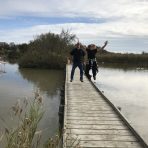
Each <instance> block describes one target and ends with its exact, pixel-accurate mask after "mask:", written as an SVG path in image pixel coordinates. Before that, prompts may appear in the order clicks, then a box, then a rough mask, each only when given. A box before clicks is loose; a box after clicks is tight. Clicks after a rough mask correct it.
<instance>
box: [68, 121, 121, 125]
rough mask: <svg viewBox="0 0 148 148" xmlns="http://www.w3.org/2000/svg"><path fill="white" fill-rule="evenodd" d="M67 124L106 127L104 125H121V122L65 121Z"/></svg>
mask: <svg viewBox="0 0 148 148" xmlns="http://www.w3.org/2000/svg"><path fill="white" fill-rule="evenodd" d="M67 124H79V125H81V124H94V125H99V124H102V125H106V124H110V125H113V124H114V125H123V122H121V121H120V120H115V121H110V120H107V121H102V120H100V121H96V120H95V121H94V120H89V121H88V120H67Z"/></svg>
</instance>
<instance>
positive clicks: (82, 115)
mask: <svg viewBox="0 0 148 148" xmlns="http://www.w3.org/2000/svg"><path fill="white" fill-rule="evenodd" d="M67 116H68V117H108V118H111V117H114V118H118V116H117V115H116V114H92V115H90V114H69V113H68V114H67Z"/></svg>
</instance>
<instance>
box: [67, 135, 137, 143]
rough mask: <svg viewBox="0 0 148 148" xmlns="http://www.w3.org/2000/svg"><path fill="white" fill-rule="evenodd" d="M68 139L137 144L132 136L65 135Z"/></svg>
mask: <svg viewBox="0 0 148 148" xmlns="http://www.w3.org/2000/svg"><path fill="white" fill-rule="evenodd" d="M67 137H68V139H76V138H78V139H80V140H82V141H125V142H137V139H136V138H135V137H133V136H132V135H128V136H124V135H120V136H117V135H110V134H106V135H81V134H79V135H76V134H67Z"/></svg>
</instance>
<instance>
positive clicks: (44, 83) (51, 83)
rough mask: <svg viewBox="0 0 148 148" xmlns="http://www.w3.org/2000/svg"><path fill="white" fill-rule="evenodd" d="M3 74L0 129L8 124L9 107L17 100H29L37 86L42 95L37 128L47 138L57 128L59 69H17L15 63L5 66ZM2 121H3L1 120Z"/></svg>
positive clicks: (54, 132)
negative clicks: (41, 106) (41, 108)
mask: <svg viewBox="0 0 148 148" xmlns="http://www.w3.org/2000/svg"><path fill="white" fill-rule="evenodd" d="M5 70H6V73H3V74H2V73H0V132H1V131H2V130H3V129H4V127H5V126H6V127H12V126H15V125H13V121H12V119H10V108H11V106H12V105H14V104H15V103H16V101H17V100H18V99H20V100H22V101H23V100H24V98H25V97H27V98H28V99H32V98H33V97H34V91H35V90H36V89H37V88H38V89H39V90H40V93H41V95H42V96H43V103H44V110H45V114H44V116H43V119H42V120H41V122H40V125H39V129H42V130H43V137H44V139H46V138H45V137H50V136H52V135H54V134H56V132H57V131H58V126H59V124H58V109H59V103H60V88H61V86H62V82H63V80H64V79H63V75H64V74H63V72H62V71H59V70H43V69H42V70H35V69H21V70H20V69H18V65H15V64H14V65H11V64H6V65H5ZM2 120H5V122H6V123H4V122H3V121H2Z"/></svg>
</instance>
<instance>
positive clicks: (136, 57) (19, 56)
mask: <svg viewBox="0 0 148 148" xmlns="http://www.w3.org/2000/svg"><path fill="white" fill-rule="evenodd" d="M75 38H76V36H75V35H73V34H70V32H69V31H64V30H62V31H61V33H60V34H54V33H50V32H49V33H46V34H41V35H39V36H37V37H36V38H35V39H34V40H32V41H30V42H29V43H28V44H26V43H24V44H18V45H15V44H14V43H10V44H7V43H4V42H0V57H3V59H4V60H8V61H10V62H11V61H15V62H17V63H18V64H19V66H20V68H52V69H60V68H63V67H64V66H65V63H66V61H67V57H68V56H69V51H70V50H71V49H72V48H73V47H74V44H73V41H74V40H75ZM97 60H98V62H99V63H105V64H110V65H113V64H118V65H119V66H122V65H130V66H131V65H134V66H139V67H148V53H145V52H143V53H141V54H132V53H131V54H128V53H124V54H121V53H113V52H108V51H106V50H103V51H100V52H99V53H98V54H97Z"/></svg>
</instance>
